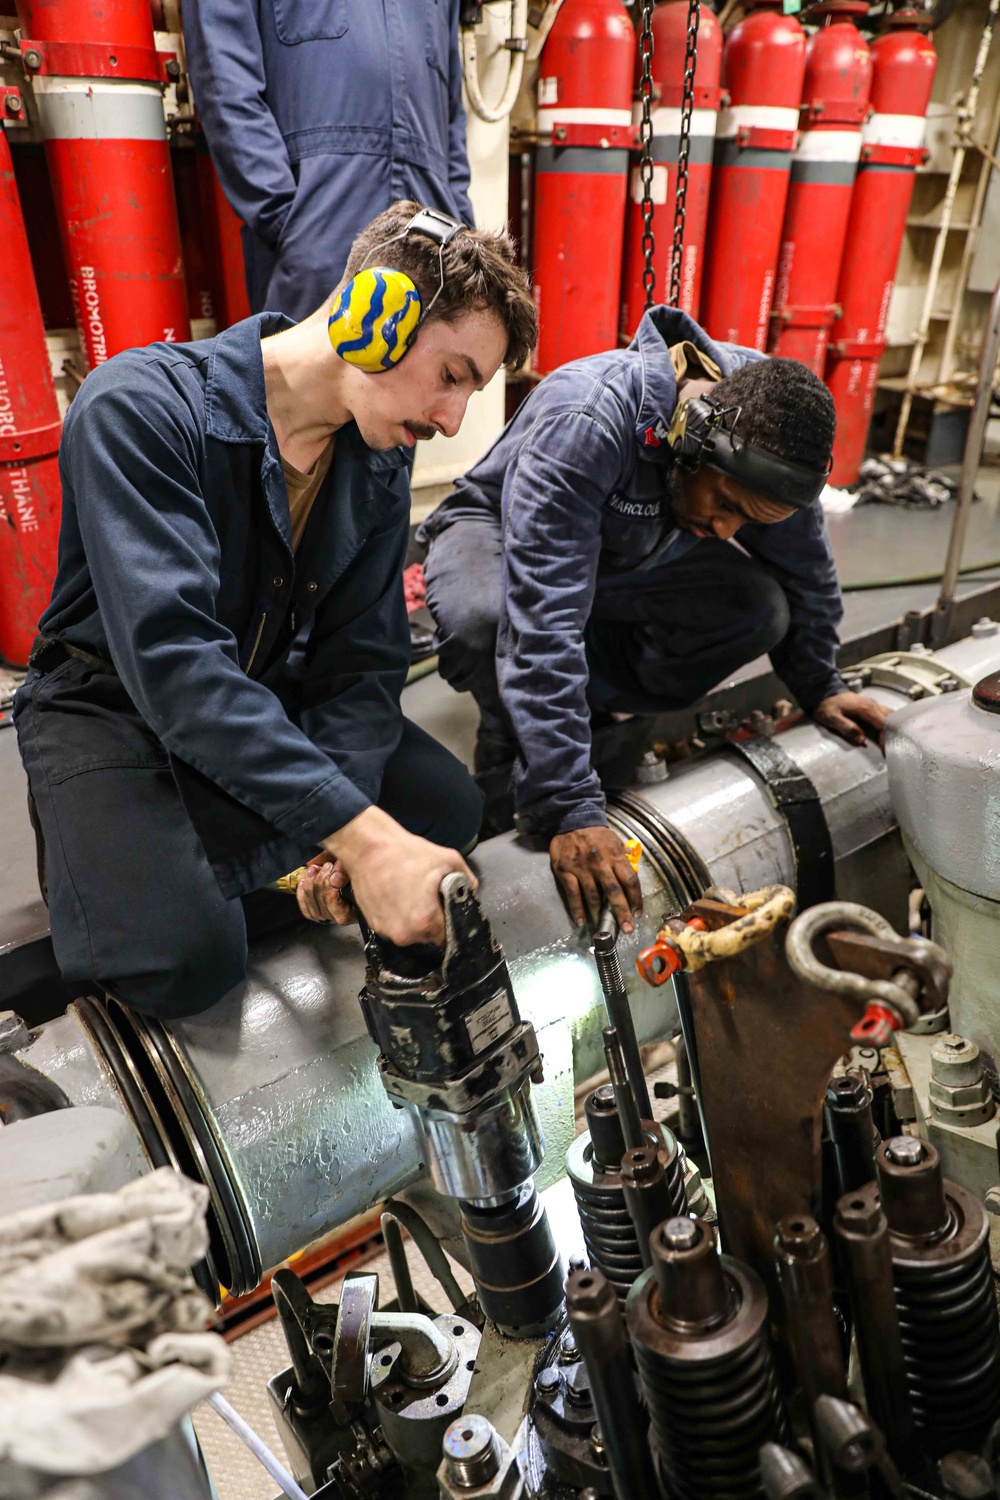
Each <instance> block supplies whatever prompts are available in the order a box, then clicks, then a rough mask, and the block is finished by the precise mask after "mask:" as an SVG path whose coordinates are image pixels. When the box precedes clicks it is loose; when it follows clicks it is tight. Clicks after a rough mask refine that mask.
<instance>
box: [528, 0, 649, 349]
mask: <svg viewBox="0 0 1000 1500" xmlns="http://www.w3.org/2000/svg"><path fill="white" fill-rule="evenodd" d="M634 65H635V32H634V30H633V28H632V23H631V21H630V20H629V18H628V15H627V13H626V11H625V10H624V9H623V8H622V4H621V0H564V3H563V6H562V9H561V10H560V12H559V14H558V15H557V16H556V19H555V22H554V24H553V27H552V30H551V31H550V32H549V36H548V40H547V41H546V43H545V49H544V51H543V52H542V60H541V71H540V73H539V78H538V130H539V135H540V136H541V141H540V143H539V146H538V149H537V151H536V153H535V227H534V285H535V300H536V302H537V305H538V316H539V324H540V331H539V339H538V348H537V351H536V354H535V368H536V369H537V370H538V371H540V373H541V374H543V375H544V374H547V373H548V371H549V370H554V369H555V368H556V367H557V366H558V365H563V364H565V363H566V362H567V360H571V359H579V358H580V357H581V356H582V355H584V354H596V353H597V352H598V351H599V350H601V349H611V348H614V346H615V345H616V343H617V341H618V315H619V301H620V299H619V293H620V288H621V271H622V242H623V239H624V234H625V196H626V189H627V185H628V148H629V145H630V143H631V140H632V77H633V71H634Z"/></svg>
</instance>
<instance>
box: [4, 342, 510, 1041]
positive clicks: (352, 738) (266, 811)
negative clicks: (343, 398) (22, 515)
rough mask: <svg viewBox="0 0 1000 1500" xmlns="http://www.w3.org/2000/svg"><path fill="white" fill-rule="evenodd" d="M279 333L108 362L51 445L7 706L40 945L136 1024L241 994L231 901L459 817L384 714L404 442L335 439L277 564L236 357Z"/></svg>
mask: <svg viewBox="0 0 1000 1500" xmlns="http://www.w3.org/2000/svg"><path fill="white" fill-rule="evenodd" d="M287 326H289V325H288V321H287V319H284V318H281V317H280V316H274V315H272V314H264V315H263V316H259V317H253V318H248V319H247V320H246V321H245V322H242V323H237V324H236V325H235V326H234V327H232V328H230V329H228V330H227V331H226V332H225V333H222V334H220V335H219V337H218V338H215V339H208V340H204V341H203V342H199V343H193V344H151V345H149V346H148V347H147V348H144V349H131V350H128V351H126V352H125V353H124V354H119V355H118V356H117V358H115V359H112V360H109V361H108V362H107V363H106V364H104V365H100V366H99V367H98V368H97V369H96V370H94V371H93V373H92V374H90V375H88V377H87V379H86V380H85V381H84V383H83V386H82V388H81V390H80V392H79V394H78V395H77V397H76V400H75V401H74V402H73V405H72V406H71V408H70V411H69V414H68V416H67V418H66V425H65V428H64V431H63V439H62V446H61V448H60V452H59V466H60V473H61V477H62V488H63V516H62V529H61V531H60V537H59V569H58V574H57V577H56V582H55V585H54V588H53V593H52V600H51V603H50V604H49V607H48V609H47V610H46V611H45V614H44V615H43V616H42V619H41V622H40V627H39V628H40V631H41V636H40V641H41V642H43V643H45V644H42V647H41V649H40V650H39V649H38V647H39V643H38V642H36V651H35V652H33V653H32V660H33V666H32V668H31V670H29V672H28V675H27V678H26V680H25V683H24V685H23V687H22V688H21V689H20V691H19V692H18V694H17V698H16V702H15V707H14V722H15V725H16V728H17V735H18V742H19V745H20V749H21V754H22V758H23V760H24V764H25V769H26V770H27V773H28V783H29V787H30V791H31V795H32V798H33V801H34V809H35V815H36V818H37V821H38V823H39V824H40V828H41V833H42V835H43V837H44V856H45V871H46V877H47V887H48V902H49V914H50V920H51V928H52V942H53V947H54V949H55V955H56V959H57V961H58V963H59V966H60V969H61V970H62V973H63V977H64V978H65V979H66V980H67V981H68V982H69V983H71V984H73V985H76V986H78V987H79V989H78V992H81V991H85V990H86V989H87V988H93V987H94V986H98V987H99V988H101V989H104V990H108V991H109V992H110V993H112V994H114V995H115V996H116V997H117V998H118V999H120V1000H123V1001H125V1002H126V1003H128V1004H130V1005H134V1006H135V1007H136V1008H138V1009H142V1010H148V1011H152V1012H153V1013H155V1014H157V1015H160V1016H169V1015H178V1014H191V1013H194V1012H196V1011H199V1010H202V1009H204V1008H205V1007H206V1006H208V1005H210V1004H212V1003H213V1002H214V1001H215V1000H218V999H220V998H221V996H222V995H223V994H224V993H225V992H226V991H227V990H229V989H230V988H232V987H233V986H234V985H235V984H237V983H238V982H239V980H240V979H241V978H242V977H243V973H244V968H245V963H246V953H247V947H246V924H245V920H244V912H243V907H242V905H241V902H240V900H239V899H238V898H239V897H241V896H244V895H247V894H249V893H251V892H257V891H258V890H259V888H260V887H262V886H264V885H266V884H267V883H268V882H270V881H273V880H275V879H276V878H277V877H278V876H280V875H282V874H284V873H286V872H287V871H289V870H292V869H294V868H295V867H296V866H297V865H300V864H302V863H303V862H304V860H306V859H308V858H309V857H311V856H312V855H313V854H315V853H317V852H318V848H319V843H320V840H322V839H324V838H327V837H329V835H330V834H332V833H334V832H335V831H336V830H337V829H338V828H341V827H342V826H343V825H344V824H345V823H347V822H349V821H350V819H352V818H354V817H355V816H357V814H359V813H361V812H362V811H364V809H365V808H367V807H370V806H371V805H372V804H375V803H377V804H378V805H380V806H382V807H384V808H385V809H386V811H388V812H389V813H391V814H392V815H393V816H394V817H396V818H397V819H398V820H399V821H400V822H402V823H403V824H404V825H405V826H407V827H408V828H410V829H411V831H412V832H414V833H419V834H421V835H423V836H424V837H427V838H430V839H433V840H435V841H436V842H438V843H442V844H447V845H450V846H452V847H458V848H462V847H466V846H468V845H469V844H470V843H471V842H472V840H473V839H474V838H475V836H476V834H477V832H478V829H479V821H480V815H481V808H482V799H481V797H480V795H479V792H478V791H477V789H476V787H475V785H474V784H473V782H472V779H471V777H470V776H469V775H468V772H467V771H466V770H465V768H464V767H463V766H462V765H461V764H460V763H459V762H458V761H457V760H456V758H455V757H454V756H453V755H451V754H450V753H449V752H448V751H447V750H445V749H444V747H443V746H441V745H439V744H437V743H436V742H435V741H434V740H432V739H431V737H430V736H429V735H427V734H425V733H424V731H423V730H421V729H419V728H418V727H417V726H416V725H413V724H410V723H408V721H407V720H405V719H404V718H403V714H402V710H401V708H400V691H401V689H402V686H403V683H404V680H405V678H406V671H407V667H408V664H409V654H410V635H409V626H408V623H407V616H406V603H405V599H404V597H403V583H402V576H401V574H402V565H403V561H404V558H405V556H406V549H407V543H408V539H409V509H410V496H409V482H408V479H409V473H408V461H407V455H406V454H405V452H404V450H403V449H402V448H393V449H391V450H390V451H388V452H384V453H377V452H374V451H373V450H372V449H370V448H368V447H366V446H365V444H364V443H363V442H362V440H361V437H360V435H359V433H358V430H357V428H356V427H355V426H354V424H353V423H351V424H349V425H348V426H347V427H344V428H342V429H341V430H340V431H339V432H338V433H337V438H336V449H335V453H334V459H333V463H332V465H331V468H330V472H329V474H328V475H327V478H326V480H325V481H324V483H323V485H322V486H321V488H320V491H319V494H318V495H317V497H316V500H315V502H314V504H313V508H312V511H311V513H310V516H309V520H308V522H307V524H306V529H305V533H304V535H303V537H302V540H301V542H300V544H299V547H298V550H297V551H293V548H292V532H291V522H290V516H289V507H288V493H287V490H286V487H285V479H284V473H283V471H282V466H281V456H280V453H279V451H278V447H277V442H276V440H275V436H274V429H273V428H272V426H271V424H270V421H269V420H268V414H267V403H266V396H265V387H264V370H263V363H262V357H261V346H260V339H261V335H262V333H263V334H267V333H273V332H277V331H278V329H279V328H282V327H287ZM310 624H311V627H312V628H311V630H310V633H309V639H308V643H307V645H306V648H305V655H304V662H303V666H302V671H301V674H300V675H298V676H293V675H292V674H291V673H290V672H289V671H288V658H289V652H290V649H291V646H292V642H293V640H295V639H296V637H297V636H299V635H300V633H301V631H302V628H303V626H305V625H310ZM276 899H277V898H276ZM282 899H286V900H287V898H282ZM288 909H289V912H290V913H291V914H293V915H294V913H295V907H294V903H288Z"/></svg>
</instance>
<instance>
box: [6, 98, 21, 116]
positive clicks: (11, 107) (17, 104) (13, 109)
mask: <svg viewBox="0 0 1000 1500" xmlns="http://www.w3.org/2000/svg"><path fill="white" fill-rule="evenodd" d="M4 108H5V109H6V111H7V113H8V114H9V115H19V114H20V113H21V110H22V109H23V108H24V104H23V101H22V99H21V96H20V94H8V95H7V97H6V99H5V100H4Z"/></svg>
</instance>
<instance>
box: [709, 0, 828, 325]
mask: <svg viewBox="0 0 1000 1500" xmlns="http://www.w3.org/2000/svg"><path fill="white" fill-rule="evenodd" d="M805 66H806V34H805V32H804V31H803V29H802V27H801V26H800V25H799V22H798V20H797V19H796V18H795V16H794V15H792V14H786V12H785V9H784V8H783V6H782V5H781V3H780V0H754V4H753V5H751V6H749V7H748V9H747V14H746V16H745V17H744V19H743V20H742V21H740V23H739V24H738V25H737V26H735V27H734V28H733V30H732V31H731V32H730V33H729V36H728V37H727V38H726V45H725V47H724V48H723V52H722V87H723V90H724V91H725V93H726V94H727V96H728V99H729V102H728V104H727V105H726V107H725V108H724V109H723V110H722V111H721V113H720V115H719V127H718V133H717V136H716V143H715V166H714V169H713V176H712V202H711V206H710V208H709V221H708V247H707V258H706V265H705V280H704V285H703V287H702V294H701V321H702V323H703V324H704V326H705V327H706V328H709V329H711V331H712V335H713V337H714V338H717V339H728V340H730V341H731V342H732V343H735V344H747V345H748V346H749V347H750V348H751V349H763V348H765V346H766V344H767V335H768V328H769V319H770V315H771V301H772V298H773V296H774V285H775V270H776V267H777V264H778V249H779V246H780V243H781V226H782V221H783V219H784V215H785V201H786V199H787V196H788V182H789V174H790V171H791V165H792V151H793V149H794V147H795V134H796V129H797V127H798V123H799V105H800V103H801V100H802V80H803V77H804V75H805ZM737 243H738V244H739V246H740V274H739V275H738V276H734V275H733V268H732V263H731V260H730V255H731V247H732V246H733V245H734V244H737Z"/></svg>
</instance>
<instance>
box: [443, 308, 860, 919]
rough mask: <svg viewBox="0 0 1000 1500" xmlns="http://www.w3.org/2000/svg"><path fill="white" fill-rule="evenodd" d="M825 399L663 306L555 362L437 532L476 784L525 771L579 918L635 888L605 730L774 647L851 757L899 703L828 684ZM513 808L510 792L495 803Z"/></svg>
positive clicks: (832, 593)
mask: <svg viewBox="0 0 1000 1500" xmlns="http://www.w3.org/2000/svg"><path fill="white" fill-rule="evenodd" d="M834 423H835V418H834V410H833V402H832V400H831V398H830V395H829V392H828V391H827V390H826V387H825V386H824V385H823V384H822V382H821V381H819V380H818V379H817V378H816V377H815V376H814V375H813V374H812V373H811V372H810V371H809V370H807V369H806V367H805V366H804V365H801V364H798V363H797V362H796V361H794V360H787V359H765V358H764V357H763V356H761V355H759V354H757V353H756V352H754V351H753V350H750V349H743V348H739V347H737V346H735V345H731V344H716V343H714V342H713V341H712V340H711V339H710V338H709V337H708V335H707V334H706V333H705V332H704V331H703V330H702V329H701V328H699V327H698V325H697V324H696V323H694V322H693V321H692V320H691V319H690V318H689V317H687V316H686V315H685V314H684V313H680V312H677V311H674V310H673V309H671V308H667V307H654V308H652V309H651V310H650V311H649V312H647V313H646V314H645V315H644V317H643V319H642V322H641V323H640V325H639V328H638V331H637V333H636V336H635V338H634V339H633V340H632V342H631V344H630V345H629V346H628V348H627V349H616V350H612V351H609V352H608V353H606V354H595V355H591V356H590V357H588V358H586V359H581V360H577V361H575V362H574V363H572V364H569V365H566V366H564V367H563V368H562V369H560V370H556V371H555V372H554V373H553V374H551V375H549V376H548V377H547V378H546V379H545V380H543V381H542V382H541V384H540V385H539V386H537V387H536V388H535V390H533V391H532V393H531V394H530V396H529V397H528V398H527V400H526V401H525V402H524V404H523V406H522V407H521V408H520V410H519V411H518V412H517V414H516V416H515V417H514V418H513V420H512V421H511V422H510V423H509V424H508V426H507V428H506V429H505V431H504V432H503V433H502V434H501V436H500V437H499V438H498V440H497V442H496V443H495V444H494V446H493V448H492V449H491V450H490V452H489V453H487V455H486V456H485V458H483V459H482V460H481V461H480V462H479V463H478V464H477V465H476V466H475V467H474V468H473V469H472V470H470V472H469V473H468V474H466V475H465V477H464V478H463V479H461V480H460V481H459V483H458V485H457V487H456V489H455V492H454V493H453V494H452V495H451V496H449V497H448V499H446V500H445V501H444V502H443V503H442V504H441V505H440V506H439V507H438V509H437V510H436V511H435V512H434V514H433V515H432V516H431V517H430V518H429V519H428V520H427V521H426V522H425V524H424V526H423V528H422V532H421V533H420V535H421V539H422V540H423V541H424V542H427V543H429V544H430V553H429V556H428V558H427V562H426V565H425V574H426V578H427V602H428V604H429V606H430V609H431V612H432V614H433V615H434V618H435V621H436V624H437V629H438V649H439V662H440V670H441V674H442V676H443V677H445V678H446V679H447V680H448V681H449V682H450V683H451V684H452V686H453V687H455V688H456V689H458V690H459V691H469V692H471V693H473V694H474V696H475V698H476V700H477V702H478V705H479V711H480V719H481V722H480V727H479V737H478V741H477V746H476V771H477V773H478V775H479V778H480V780H481V782H482V783H483V784H484V785H485V784H489V783H492V784H494V785H495V784H496V783H497V782H498V779H499V781H500V784H501V785H502V786H506V785H507V784H509V783H508V778H507V776H506V768H507V767H510V769H511V773H512V781H513V804H514V813H515V815H516V816H515V821H516V823H517V826H518V827H519V828H521V829H522V830H523V831H525V832H532V833H537V834H541V835H543V836H544V837H546V838H547V839H548V840H549V853H550V858H551V862H552V867H553V870H554V873H555V875H556V878H557V879H558V881H559V883H560V885H561V886H562V888H563V891H564V893H565V896H566V900H567V903H568V906H569V910H570V913H571V914H572V916H573V918H574V919H575V920H576V922H577V923H578V924H581V925H582V923H583V922H584V919H585V916H586V914H587V913H589V914H590V916H591V918H592V919H595V920H596V918H597V916H598V914H599V912H600V910H601V908H602V906H603V905H604V903H605V902H609V903H610V905H611V906H612V908H613V910H614V912H615V915H616V917H617V918H618V921H619V924H620V926H621V927H622V930H623V931H625V932H631V931H632V928H633V923H632V914H633V913H635V912H638V911H640V910H641V904H642V897H641V894H640V890H639V882H638V879H637V877H636V876H635V874H634V872H633V871H632V869H631V866H630V865H629V864H628V861H627V859H626V857H625V851H624V847H623V845H622V842H621V840H620V839H619V838H618V836H617V834H615V833H614V832H613V831H612V830H611V829H610V828H609V827H608V826H607V817H606V814H605V799H604V793H603V791H602V787H601V782H600V778H599V775H598V773H597V771H596V770H595V768H594V765H593V764H592V749H593V748H594V736H595V734H596V735H597V738H598V740H599V739H600V737H601V735H602V733H605V732H606V731H607V730H608V729H609V728H610V727H611V724H612V723H613V721H614V720H615V719H618V718H622V717H631V716H635V715H649V714H657V713H662V712H665V711H669V710H671V709H678V708H683V707H686V706H688V705H690V704H692V703H694V702H696V701H697V700H698V699H699V698H701V697H703V696H704V694H706V693H707V692H709V691H710V690H711V689H712V688H713V687H715V686H716V685H717V684H718V683H720V682H721V681H722V680H723V679H724V678H726V677H727V676H729V675H730V674H731V673H732V672H734V671H735V670H736V669H737V668H738V667H740V666H742V665H744V664H745V663H747V662H749V661H752V660H753V659H754V658H755V657H757V656H759V655H760V654H761V653H762V652H769V653H770V655H771V660H772V662H773V664H774V668H775V671H776V672H777V673H778V675H779V676H780V677H781V678H782V679H783V681H784V682H785V683H787V685H788V687H789V688H790V689H791V690H792V692H793V693H794V694H795V696H796V697H797V699H798V701H799V703H800V705H801V707H802V708H803V709H804V710H805V711H806V712H807V713H809V714H811V715H812V717H813V718H814V719H815V720H816V721H817V722H818V723H820V724H822V725H824V726H825V727H826V728H828V729H831V730H832V731H833V732H834V733H835V734H838V735H840V736H842V738H844V739H846V740H849V741H850V742H851V743H861V742H863V740H864V737H865V729H866V728H867V729H869V730H872V731H875V732H877V731H879V730H880V729H881V727H882V724H883V723H884V720H885V718H886V714H887V710H886V709H884V708H882V707H881V706H880V705H879V704H877V703H876V702H874V700H873V699H871V698H867V697H862V696H861V695H859V694H857V693H852V692H848V691H847V689H846V687H845V684H844V681H843V679H842V678H841V676H840V674H839V673H838V671H837V666H836V651H837V645H838V634H837V629H838V625H839V622H840V618H841V614H842V607H841V598H840V588H839V585H838V582H837V573H836V568H835V566H834V561H833V555H832V552H831V550H830V543H829V539H828V537H827V533H826V527H825V524H824V521H823V514H822V510H821V508H820V506H819V505H818V504H817V501H818V499H819V495H820V493H821V491H822V488H823V484H824V482H825V477H826V474H827V472H828V470H829V465H830V455H831V452H832V449H833V435H834ZM498 802H500V803H501V804H502V798H500V799H498Z"/></svg>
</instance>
